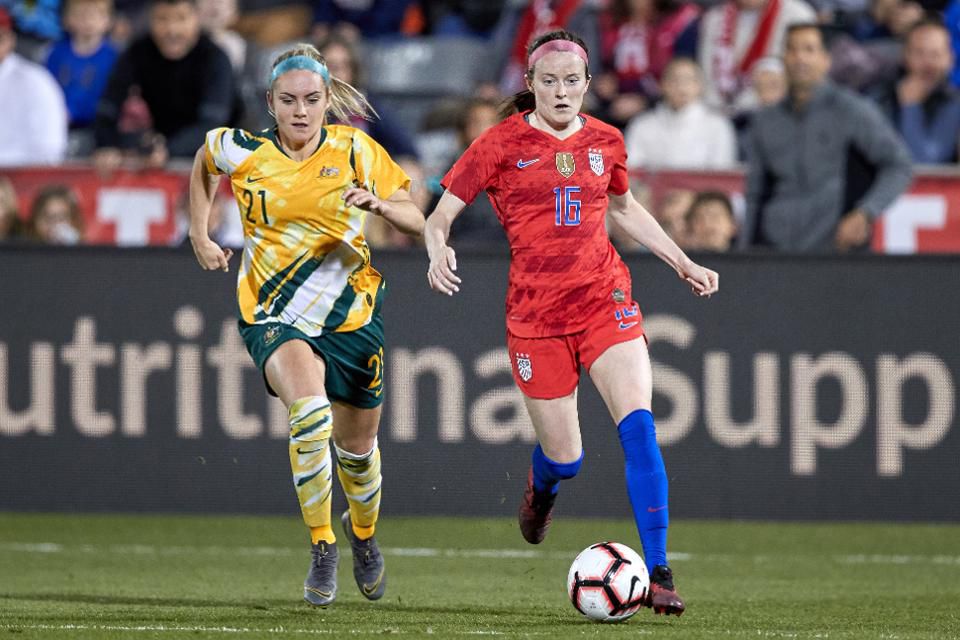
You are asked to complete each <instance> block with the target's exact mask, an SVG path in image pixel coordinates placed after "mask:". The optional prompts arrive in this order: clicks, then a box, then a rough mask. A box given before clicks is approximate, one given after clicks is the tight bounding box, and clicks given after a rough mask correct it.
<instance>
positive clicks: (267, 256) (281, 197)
mask: <svg viewBox="0 0 960 640" xmlns="http://www.w3.org/2000/svg"><path fill="white" fill-rule="evenodd" d="M275 135H276V134H275V132H273V131H265V132H262V133H260V134H252V133H249V132H247V131H244V130H242V129H230V128H226V127H221V128H219V129H214V130H212V131H210V132H208V133H207V139H206V153H205V156H206V165H207V170H208V171H210V172H211V173H214V174H226V175H228V176H230V181H231V184H232V187H233V194H234V196H235V197H236V199H237V203H238V204H239V205H240V213H241V215H242V217H243V230H244V247H243V259H242V263H241V266H240V271H239V273H238V275H237V301H238V307H239V314H240V317H241V319H242V320H243V321H244V322H247V323H249V324H261V323H266V322H282V323H284V324H289V325H292V326H294V327H296V328H298V329H300V330H301V331H303V332H304V333H305V334H307V335H310V336H318V335H320V334H322V333H327V332H331V331H354V330H356V329H358V328H360V327H362V326H364V325H366V324H367V323H368V322H370V318H371V316H372V314H373V310H374V305H375V303H376V300H377V296H378V293H379V292H380V289H381V287H382V283H383V278H382V276H381V275H380V274H379V273H378V272H377V271H376V270H375V269H374V268H373V267H372V266H371V265H370V248H369V247H368V246H367V243H366V240H365V239H364V236H363V227H364V222H365V221H366V217H367V215H368V214H367V212H366V211H363V210H362V209H358V208H356V207H347V206H346V205H344V202H343V199H342V198H341V194H342V193H343V191H344V190H345V189H347V188H349V187H350V186H353V185H357V186H361V187H364V188H366V189H368V190H369V191H371V192H372V193H373V194H374V195H376V196H377V197H379V198H382V199H386V198H389V197H390V196H391V195H393V194H394V192H396V191H397V190H398V189H407V190H409V188H410V178H409V177H408V176H407V174H406V173H404V171H403V169H401V168H400V167H399V166H398V165H397V164H396V163H395V162H394V161H393V160H392V159H391V158H390V156H389V155H388V154H387V152H386V151H385V150H384V149H383V147H381V146H380V145H379V144H377V142H376V141H375V140H373V139H372V138H371V137H370V136H368V135H367V134H365V133H364V132H362V131H360V130H359V129H355V128H353V127H348V126H340V125H331V126H327V127H324V129H323V131H322V133H321V138H320V144H319V145H318V147H317V150H316V151H315V152H314V153H313V155H311V156H310V157H309V158H307V159H306V160H303V161H302V162H298V161H296V160H293V159H291V158H290V157H288V156H287V155H286V154H285V153H284V152H283V151H281V150H280V146H279V143H278V142H277V140H276V138H275Z"/></svg>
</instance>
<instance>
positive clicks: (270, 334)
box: [263, 325, 283, 347]
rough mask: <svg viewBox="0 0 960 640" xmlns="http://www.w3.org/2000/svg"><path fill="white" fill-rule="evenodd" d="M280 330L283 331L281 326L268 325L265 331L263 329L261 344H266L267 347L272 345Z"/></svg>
mask: <svg viewBox="0 0 960 640" xmlns="http://www.w3.org/2000/svg"><path fill="white" fill-rule="evenodd" d="M282 331H283V328H282V327H278V326H276V325H274V326H272V327H270V328H269V329H267V330H266V331H264V333H263V344H264V345H266V346H268V347H269V346H270V345H272V344H273V343H274V342H276V341H277V338H279V337H280V333H281V332H282Z"/></svg>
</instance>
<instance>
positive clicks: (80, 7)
mask: <svg viewBox="0 0 960 640" xmlns="http://www.w3.org/2000/svg"><path fill="white" fill-rule="evenodd" d="M112 10H113V3H112V0H66V5H65V9H64V14H63V24H64V28H65V29H66V32H67V36H66V37H65V38H63V39H62V40H60V41H59V42H58V43H57V44H55V45H54V46H53V48H52V49H51V50H50V54H49V55H48V56H47V69H49V70H50V73H52V74H53V77H54V78H56V79H57V82H59V83H60V86H61V87H62V88H63V93H64V96H65V97H66V99H67V111H68V112H69V113H70V129H71V153H72V155H87V154H89V153H90V152H91V151H93V132H92V130H93V120H94V117H95V116H96V113H97V102H98V101H99V100H100V96H101V95H102V94H103V92H104V90H105V89H106V88H107V80H108V79H109V77H110V72H111V70H112V69H113V65H114V63H115V62H116V61H117V49H116V48H115V47H114V46H113V43H111V42H110V40H109V39H108V38H107V34H108V33H109V31H110V20H111V13H112ZM74 143H75V144H74Z"/></svg>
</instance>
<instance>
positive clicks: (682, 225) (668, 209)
mask: <svg viewBox="0 0 960 640" xmlns="http://www.w3.org/2000/svg"><path fill="white" fill-rule="evenodd" d="M631 191H633V192H634V193H638V194H640V195H638V196H637V199H638V201H640V202H641V203H642V204H643V205H644V206H645V207H647V204H648V203H652V201H653V198H652V196H651V194H650V192H649V190H647V189H646V187H645V185H642V184H633V185H631ZM695 196H696V192H694V191H691V190H690V189H668V190H667V191H666V192H665V193H664V194H663V195H662V196H661V197H660V201H659V203H657V206H656V207H653V206H649V207H647V208H648V209H649V210H650V212H651V213H652V214H653V217H654V218H656V220H657V222H658V223H659V224H660V226H661V227H662V228H663V230H664V231H666V233H667V235H668V236H670V239H671V240H673V241H674V242H676V243H677V245H678V246H679V247H681V248H686V247H687V244H688V240H687V239H688V230H687V211H689V210H690V205H692V204H693V200H694V197H695ZM607 231H608V233H609V234H610V239H611V240H612V241H613V243H614V244H616V245H617V248H618V249H619V250H620V251H646V248H645V247H644V246H643V245H642V244H640V243H639V242H636V241H635V240H633V239H631V238H630V234H628V233H627V232H626V231H625V230H624V229H623V228H622V227H620V226H619V225H618V224H617V223H616V221H615V220H614V219H613V218H611V217H609V216H608V217H607Z"/></svg>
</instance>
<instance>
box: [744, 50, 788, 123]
mask: <svg viewBox="0 0 960 640" xmlns="http://www.w3.org/2000/svg"><path fill="white" fill-rule="evenodd" d="M786 95H787V74H786V70H785V69H784V68H783V60H782V59H781V58H779V57H774V56H768V57H766V58H760V60H758V61H757V62H756V64H754V65H753V69H751V71H750V84H749V86H747V90H746V91H745V92H743V93H741V94H740V98H741V99H740V100H738V101H737V103H736V104H734V111H736V112H737V113H743V112H750V111H755V110H757V109H761V108H763V107H769V106H770V105H773V104H777V103H778V102H780V101H781V100H783V98H784V97H785V96H786Z"/></svg>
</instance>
